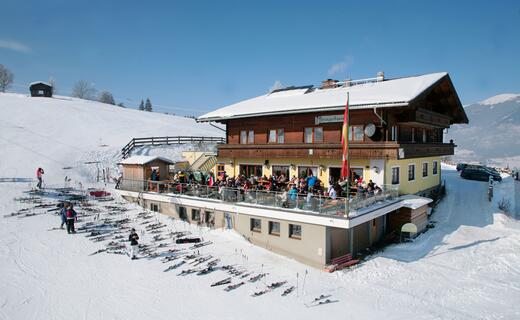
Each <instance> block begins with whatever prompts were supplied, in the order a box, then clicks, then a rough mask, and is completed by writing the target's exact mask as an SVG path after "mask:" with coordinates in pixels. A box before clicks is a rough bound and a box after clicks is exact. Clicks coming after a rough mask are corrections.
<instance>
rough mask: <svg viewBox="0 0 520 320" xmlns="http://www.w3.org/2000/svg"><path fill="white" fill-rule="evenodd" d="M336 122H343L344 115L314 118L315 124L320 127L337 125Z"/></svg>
mask: <svg viewBox="0 0 520 320" xmlns="http://www.w3.org/2000/svg"><path fill="white" fill-rule="evenodd" d="M335 122H343V115H342V114H334V115H330V116H317V117H314V124H315V125H319V124H322V123H335Z"/></svg>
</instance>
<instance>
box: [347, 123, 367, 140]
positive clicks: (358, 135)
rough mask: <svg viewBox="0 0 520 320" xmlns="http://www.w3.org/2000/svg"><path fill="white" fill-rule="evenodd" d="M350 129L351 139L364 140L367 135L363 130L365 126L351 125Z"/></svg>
mask: <svg viewBox="0 0 520 320" xmlns="http://www.w3.org/2000/svg"><path fill="white" fill-rule="evenodd" d="M350 131H351V132H350V134H349V140H352V141H363V138H364V136H365V133H364V132H363V126H351V127H350Z"/></svg>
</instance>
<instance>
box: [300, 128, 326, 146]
mask: <svg viewBox="0 0 520 320" xmlns="http://www.w3.org/2000/svg"><path fill="white" fill-rule="evenodd" d="M303 138H304V142H305V143H317V142H323V128H322V127H315V128H305V134H304V137H303Z"/></svg>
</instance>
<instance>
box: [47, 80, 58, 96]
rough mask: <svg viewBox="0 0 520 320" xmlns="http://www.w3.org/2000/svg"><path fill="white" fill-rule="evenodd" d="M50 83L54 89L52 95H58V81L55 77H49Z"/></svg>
mask: <svg viewBox="0 0 520 320" xmlns="http://www.w3.org/2000/svg"><path fill="white" fill-rule="evenodd" d="M48 82H49V84H50V85H51V87H52V94H56V93H58V88H57V87H56V80H55V79H54V77H53V76H50V77H49V81H48Z"/></svg>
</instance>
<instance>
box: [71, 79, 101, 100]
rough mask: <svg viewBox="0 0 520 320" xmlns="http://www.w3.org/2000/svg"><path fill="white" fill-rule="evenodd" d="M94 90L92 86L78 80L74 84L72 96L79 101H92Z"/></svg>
mask: <svg viewBox="0 0 520 320" xmlns="http://www.w3.org/2000/svg"><path fill="white" fill-rule="evenodd" d="M95 95H96V89H95V88H94V86H93V85H92V84H91V83H90V82H88V81H85V80H79V81H78V82H76V84H74V88H73V89H72V96H73V97H76V98H80V99H86V100H94V97H95Z"/></svg>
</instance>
